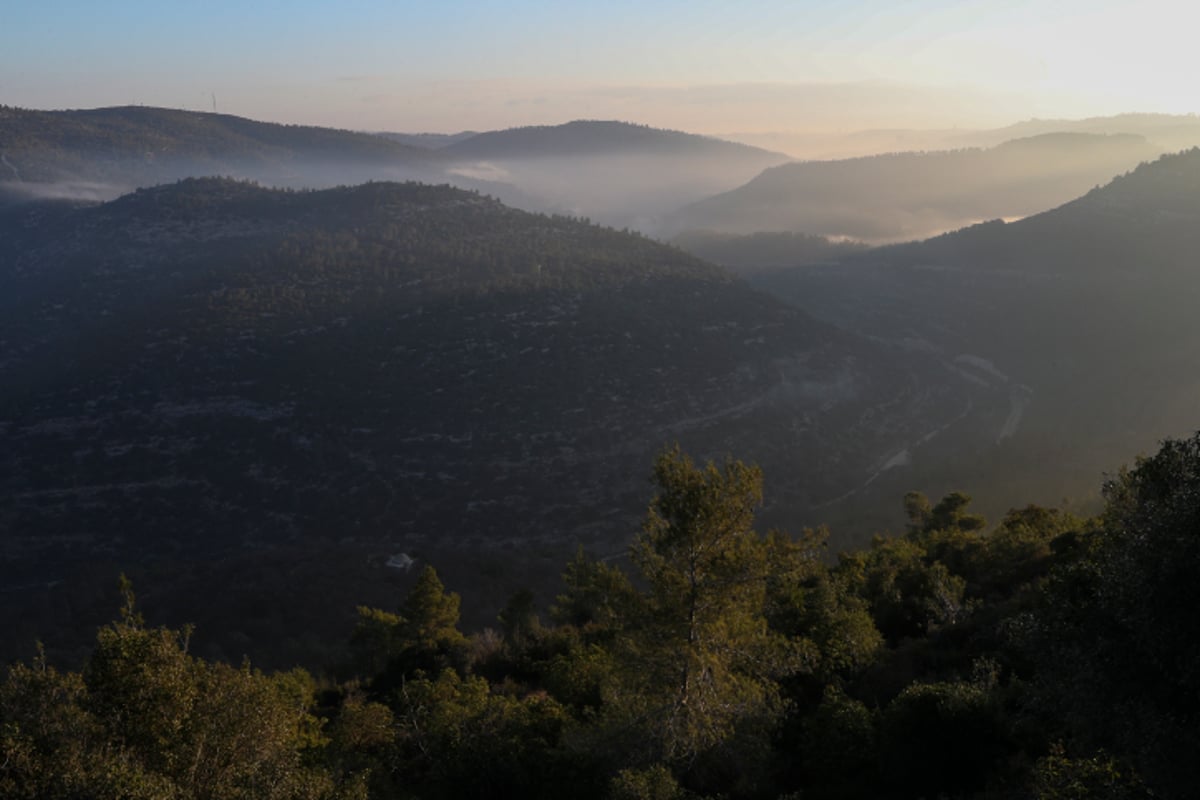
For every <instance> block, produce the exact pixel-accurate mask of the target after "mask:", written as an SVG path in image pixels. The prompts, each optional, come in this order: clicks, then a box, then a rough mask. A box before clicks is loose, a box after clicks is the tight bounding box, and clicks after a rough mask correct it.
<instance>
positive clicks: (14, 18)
mask: <svg viewBox="0 0 1200 800" xmlns="http://www.w3.org/2000/svg"><path fill="white" fill-rule="evenodd" d="M1198 23H1200V6H1197V7H1193V4H1191V3H1185V2H1182V0H1176V1H1174V2H1163V1H1162V0H1143V2H1138V3H1133V2H1106V0H1078V1H1077V0H1040V2H1020V1H1019V0H975V1H973V2H972V1H970V0H967V1H966V2H961V1H960V2H949V1H948V0H919V1H917V2H911V1H909V0H886V1H881V2H855V1H854V0H840V2H831V1H827V0H791V1H790V2H789V1H788V0H728V1H727V2H708V1H707V0H663V1H660V0H640V1H639V2H631V0H603V1H600V0H598V1H597V2H588V3H583V2H572V0H555V1H554V2H543V0H503V1H500V0H474V1H473V2H466V1H464V0H442V1H441V2H438V0H424V1H423V2H411V1H410V0H343V1H342V2H337V3H332V2H313V1H312V0H287V2H276V1H275V0H240V2H227V1H226V0H154V2H141V0H136V1H130V0H114V2H108V3H100V2H95V0H84V1H83V2H66V1H65V0H0V103H5V104H8V105H17V106H25V107H32V108H81V107H94V106H105V105H123V104H129V103H141V104H145V105H158V106H167V107H171V108H188V109H197V110H211V108H212V98H213V95H214V94H215V97H216V103H217V108H218V110H220V111H224V112H228V113H234V114H240V115H243V116H249V117H254V118H257V119H268V120H275V121H280V122H304V123H312V124H321V125H335V126H339V127H347V128H358V129H372V130H406V131H418V130H431V131H456V130H461V129H488V128H497V127H508V126H513V125H521V124H543V123H558V122H565V121H567V120H569V119H573V118H579V117H588V118H605V119H613V118H616V119H625V120H630V121H634V122H642V123H647V124H652V125H659V126H665V127H674V128H683V129H686V130H692V131H697V132H707V133H716V132H721V131H735V130H736V131H767V130H803V129H817V130H839V129H841V130H845V129H858V128H870V127H951V126H956V125H957V126H960V127H973V126H991V125H1001V124H1005V123H1008V122H1015V121H1017V120H1018V119H1023V118H1028V117H1032V116H1041V117H1049V116H1071V117H1077V116H1087V115H1092V114H1109V113H1117V112H1120V111H1131V110H1137V111H1165V112H1172V113H1186V112H1194V111H1198V110H1200V102H1198V101H1197V98H1198V97H1200V92H1197V91H1196V90H1195V86H1194V81H1195V75H1196V73H1197V71H1198V70H1197V68H1198V67H1200V55H1197V50H1196V47H1195V38H1196V30H1197V29H1198V27H1197V26H1198Z"/></svg>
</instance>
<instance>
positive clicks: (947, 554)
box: [0, 434, 1200, 800]
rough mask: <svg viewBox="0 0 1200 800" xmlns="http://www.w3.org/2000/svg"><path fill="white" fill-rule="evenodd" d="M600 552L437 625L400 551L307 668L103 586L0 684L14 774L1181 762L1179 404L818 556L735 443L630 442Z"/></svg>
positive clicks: (962, 788)
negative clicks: (643, 472)
mask: <svg viewBox="0 0 1200 800" xmlns="http://www.w3.org/2000/svg"><path fill="white" fill-rule="evenodd" d="M654 473H655V481H656V484H657V487H658V492H657V495H656V496H655V497H654V499H653V501H652V503H651V505H650V508H649V511H648V512H647V515H646V518H645V521H644V524H643V526H642V530H641V533H640V534H639V535H638V536H637V537H636V538H635V541H634V544H633V545H632V548H631V552H630V561H631V564H632V571H631V572H629V573H627V572H626V571H623V570H621V569H618V568H616V567H614V566H612V565H610V564H607V563H605V562H603V561H597V560H594V559H592V558H589V557H588V556H587V555H585V554H584V553H583V552H580V553H579V554H578V555H577V556H576V557H575V558H574V559H573V560H572V561H571V562H570V563H569V564H567V566H566V569H565V572H564V573H563V589H562V591H561V594H559V596H558V597H557V599H556V600H555V601H554V603H553V605H552V606H551V608H550V615H549V620H543V619H542V618H541V617H540V615H539V614H538V613H537V607H538V604H537V603H536V598H534V597H533V596H532V595H531V594H530V593H529V592H518V593H517V594H515V595H514V596H513V597H512V598H511V600H510V601H509V602H508V604H507V605H506V606H505V608H504V609H503V611H502V612H501V613H500V614H499V617H498V622H499V626H500V629H499V630H498V631H494V630H486V631H484V632H482V633H478V634H475V635H473V636H470V637H468V636H466V635H464V634H463V633H462V632H461V631H460V630H459V628H458V618H459V597H458V595H456V594H454V593H452V592H448V591H447V590H446V588H445V587H444V586H443V584H442V582H441V581H440V579H439V577H438V575H437V573H436V571H435V570H434V569H433V568H432V567H426V568H425V569H424V571H423V572H422V573H421V575H420V577H419V578H418V580H417V581H416V583H415V584H414V586H413V587H412V589H411V591H409V592H408V594H407V596H406V597H404V598H403V599H401V600H399V602H397V603H396V605H395V607H394V608H393V609H391V610H384V609H377V608H366V607H364V608H361V609H360V610H359V622H358V624H357V626H356V627H355V629H354V630H353V632H352V633H349V632H348V633H349V646H348V649H347V651H346V654H347V655H346V657H345V658H344V659H343V661H342V663H340V664H339V665H337V666H336V667H335V668H333V669H332V670H331V671H330V672H329V674H328V675H326V676H324V677H322V678H321V679H320V680H314V679H313V678H311V677H310V676H309V675H308V674H307V673H304V672H302V671H299V670H293V671H290V672H285V673H277V674H272V675H266V674H263V673H261V672H259V671H257V670H255V669H253V668H252V667H251V666H250V665H248V664H243V665H242V666H240V667H234V666H229V665H226V664H222V663H208V662H205V661H202V660H199V659H197V658H195V657H193V656H191V655H189V654H188V652H187V645H188V637H189V634H190V631H189V630H187V629H184V630H171V629H166V628H151V627H148V626H146V625H145V623H144V622H143V621H142V618H141V617H140V616H139V614H138V611H137V610H136V609H135V608H134V604H133V596H132V592H131V591H130V590H129V587H128V586H125V587H124V593H125V604H124V606H123V608H122V610H121V613H120V616H119V618H118V619H117V621H116V622H113V623H111V624H110V625H107V626H105V627H104V628H102V629H101V631H100V632H99V634H98V636H97V639H96V644H95V647H94V649H93V651H92V653H91V655H90V657H89V658H88V660H87V662H86V663H85V664H84V665H83V666H82V669H81V670H80V671H66V672H63V671H60V670H59V669H56V668H55V667H53V666H51V665H50V664H48V663H46V661H45V659H44V658H39V659H36V660H35V661H34V662H33V663H31V664H16V665H14V666H12V667H11V668H10V669H9V670H8V672H7V675H6V676H5V679H4V682H3V684H2V685H0V794H3V796H5V797H12V798H82V797H88V798H109V797H111V798H193V797H196V798H235V797H236V798H241V797H246V798H250V797H254V798H261V797H279V798H284V797H426V798H437V797H497V798H500V797H531V798H536V797H547V798H549V797H562V796H565V795H570V796H574V797H579V798H590V797H596V798H687V797H728V798H771V797H801V796H802V797H805V798H850V797H884V798H934V797H964V798H966V797H975V798H1045V799H1046V800H1050V799H1051V798H1053V799H1054V800H1065V799H1066V798H1080V799H1082V798H1134V797H1150V796H1159V797H1186V796H1188V793H1189V792H1190V790H1191V788H1192V787H1194V786H1195V785H1196V784H1197V781H1198V780H1200V774H1198V768H1197V764H1196V762H1195V761H1194V759H1193V758H1192V756H1193V755H1194V753H1195V752H1196V749H1197V747H1198V746H1200V741H1198V738H1200V737H1198V736H1197V730H1198V728H1197V723H1200V704H1198V703H1197V701H1196V695H1195V680H1196V675H1195V671H1196V669H1197V665H1198V664H1200V652H1197V644H1196V640H1195V636H1194V621H1193V613H1194V609H1195V608H1196V604H1197V601H1198V600H1200V597H1198V594H1197V592H1198V589H1197V583H1196V581H1195V580H1194V576H1195V572H1196V569H1197V567H1198V566H1200V544H1198V540H1197V538H1196V531H1197V530H1198V529H1200V434H1198V435H1197V436H1195V437H1193V438H1191V439H1187V440H1173V441H1167V442H1166V443H1164V445H1163V447H1162V449H1161V450H1160V451H1159V453H1158V454H1156V455H1155V456H1153V457H1150V458H1147V459H1144V460H1141V461H1139V462H1138V464H1137V465H1136V466H1135V467H1134V468H1133V469H1131V470H1127V471H1122V472H1120V473H1119V474H1118V475H1117V476H1116V477H1114V478H1113V479H1111V480H1110V481H1109V482H1108V483H1107V484H1106V486H1105V497H1106V501H1107V503H1106V507H1105V510H1104V512H1103V513H1102V514H1101V515H1099V516H1097V517H1095V518H1092V519H1080V518H1077V517H1074V516H1072V515H1070V514H1067V513H1064V512H1061V511H1056V510H1052V509H1047V508H1039V507H1035V506H1029V507H1026V508H1022V509H1014V510H1012V511H1010V512H1009V513H1008V514H1007V515H1006V516H1005V517H1004V519H1003V520H1001V522H1000V523H999V524H998V525H996V526H994V527H989V526H988V524H987V523H986V521H985V520H984V519H982V518H981V517H979V516H977V515H975V514H973V513H971V512H970V510H969V498H967V497H966V496H965V495H962V494H959V493H954V494H950V495H948V496H946V497H945V498H943V499H942V500H940V501H939V502H937V503H936V504H931V503H930V501H929V500H927V499H926V498H925V497H924V496H923V495H921V494H919V493H916V492H913V493H910V494H909V495H907V496H906V497H905V498H904V508H905V511H906V513H907V515H908V519H909V527H908V530H907V532H906V533H905V534H903V535H901V536H897V537H890V538H883V537H881V538H878V539H876V541H875V542H874V543H873V544H872V545H871V546H870V547H869V548H867V549H865V550H862V551H858V552H850V553H844V554H842V555H841V556H840V557H838V558H837V559H836V561H834V562H832V563H830V562H829V561H828V560H827V559H826V558H825V557H824V556H825V533H824V532H823V531H811V530H808V531H804V532H802V533H801V534H799V535H796V536H792V535H788V534H784V533H780V532H774V531H773V532H770V533H767V534H762V533H759V532H757V531H756V530H755V528H754V519H753V515H754V509H755V508H756V507H757V506H758V505H759V503H760V502H761V499H762V474H761V472H760V471H759V470H758V469H757V468H755V467H750V466H746V465H744V464H742V463H741V462H737V461H731V462H726V463H725V464H723V465H720V466H718V465H714V464H712V463H709V464H706V465H703V466H700V465H697V464H694V463H693V462H692V461H691V460H690V459H689V458H688V457H686V456H685V455H683V454H682V453H681V452H680V451H679V450H678V449H674V450H669V451H666V452H664V453H662V454H661V455H660V456H659V458H658V460H657V462H656V463H655V469H654Z"/></svg>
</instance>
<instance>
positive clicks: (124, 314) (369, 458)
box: [0, 180, 1004, 664]
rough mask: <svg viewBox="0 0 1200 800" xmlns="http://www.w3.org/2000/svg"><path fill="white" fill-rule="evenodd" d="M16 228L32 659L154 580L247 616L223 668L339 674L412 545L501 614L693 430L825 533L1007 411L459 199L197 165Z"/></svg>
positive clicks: (600, 529) (758, 303) (11, 608)
mask: <svg viewBox="0 0 1200 800" xmlns="http://www.w3.org/2000/svg"><path fill="white" fill-rule="evenodd" d="M0 223H2V224H4V225H5V228H4V235H3V236H2V237H0V265H3V272H2V273H0V340H3V341H4V343H5V345H4V348H3V350H2V351H0V526H2V530H3V540H2V544H3V548H4V550H3V552H4V561H3V563H2V564H0V576H2V578H0V580H2V584H0V585H2V586H3V588H4V590H5V592H6V595H5V596H6V603H5V604H4V609H3V614H4V617H5V618H4V622H5V624H6V625H7V626H11V627H10V628H9V629H10V630H12V631H14V632H21V633H22V637H21V638H20V639H18V637H16V636H14V637H12V638H9V639H7V640H6V641H5V642H4V645H5V646H9V647H16V646H18V645H17V643H18V641H23V642H24V643H25V644H23V645H21V646H22V647H27V646H28V642H31V641H32V638H33V636H34V635H41V636H43V637H46V638H47V642H48V644H49V645H51V646H52V648H55V647H57V648H62V647H66V646H68V645H69V643H72V642H73V643H75V645H79V644H81V643H82V642H83V641H86V639H85V633H84V632H85V631H87V630H88V629H89V626H91V625H94V624H95V623H96V622H98V620H97V619H96V616H95V615H96V614H97V613H99V612H98V609H99V608H100V607H101V606H100V605H99V604H98V602H97V601H98V598H99V597H102V596H103V593H104V592H105V591H106V590H107V588H108V587H109V586H111V576H112V574H114V571H116V570H119V569H126V570H127V571H129V572H130V573H131V574H132V575H133V576H134V577H135V578H136V579H137V580H138V583H139V586H141V587H142V593H143V594H144V595H145V596H146V597H147V599H148V600H150V601H151V605H152V607H154V608H156V609H158V610H159V611H160V612H161V613H163V614H164V617H165V618H167V619H172V618H187V619H193V620H195V621H196V622H198V623H200V629H201V631H205V630H210V631H221V632H222V635H223V636H225V638H224V639H223V640H222V641H220V642H214V641H212V640H208V639H205V638H204V637H205V634H203V633H202V634H201V639H200V640H199V641H198V642H197V646H198V647H201V648H212V649H211V650H205V651H204V652H205V653H206V654H209V655H214V656H218V655H219V656H222V657H226V658H230V659H235V658H236V657H237V656H238V655H240V654H241V653H249V654H251V655H253V656H255V657H256V659H258V660H260V661H262V660H267V661H268V662H269V663H272V664H274V663H291V662H294V661H297V660H307V659H317V660H319V658H320V652H319V651H314V650H313V648H319V647H321V646H322V641H324V639H322V637H323V636H326V637H327V635H328V634H329V633H330V632H331V631H333V630H336V629H337V628H338V627H339V626H341V625H343V624H344V621H345V618H346V616H347V615H348V614H349V613H350V611H351V609H352V607H353V603H354V601H355V598H353V597H351V596H350V594H351V590H352V589H353V590H354V591H359V590H364V587H366V588H365V591H368V592H369V593H370V597H367V598H362V599H367V600H370V599H371V598H373V597H377V596H380V595H383V594H386V593H387V592H390V591H392V588H391V587H392V582H394V581H398V582H400V583H401V584H404V583H406V582H408V581H410V580H411V578H410V577H409V576H407V575H406V574H405V573H403V572H402V571H400V570H396V569H392V568H389V567H387V566H385V564H386V563H387V562H388V561H389V560H390V559H391V558H392V557H393V556H396V555H399V554H407V555H408V556H415V557H424V558H427V559H434V560H437V561H439V562H441V563H443V564H444V565H445V568H446V570H448V573H447V575H448V577H452V578H455V579H460V578H461V579H467V578H468V577H469V578H470V579H471V580H474V581H476V582H477V583H478V584H479V586H480V587H481V588H480V590H479V591H478V592H477V593H476V596H475V597H473V598H472V603H471V604H470V607H469V609H468V611H469V613H470V615H471V618H472V620H473V621H476V622H478V621H479V620H480V619H490V617H491V615H492V614H494V609H495V607H497V606H498V605H499V604H500V603H502V602H503V599H504V597H505V596H507V594H508V593H510V592H511V591H513V589H514V588H515V587H516V586H519V585H521V584H533V585H540V584H541V583H546V582H549V581H550V580H551V579H552V578H553V576H554V575H556V574H557V570H558V564H559V563H560V562H561V560H562V558H564V557H565V556H566V555H567V554H569V553H570V552H571V551H572V550H573V549H574V547H575V546H576V544H577V543H581V542H582V543H584V544H586V545H587V546H588V547H589V548H591V549H593V550H596V551H597V552H602V553H606V554H615V553H619V552H621V551H622V550H623V548H624V546H625V544H626V542H627V537H628V535H629V531H630V530H631V529H632V528H633V527H634V523H635V521H636V519H637V516H638V514H639V511H640V506H641V504H642V502H643V501H642V497H643V493H644V490H645V478H644V467H643V465H644V464H645V463H646V462H647V461H649V459H650V457H651V455H652V454H653V453H654V452H655V451H656V450H657V449H658V448H659V447H661V446H662V444H663V443H664V442H668V441H676V440H678V441H680V442H682V443H684V444H685V445H686V446H688V447H689V448H692V449H694V450H696V451H697V452H700V453H705V454H710V455H719V454H721V453H725V452H729V451H731V450H733V449H735V448H736V449H737V450H738V451H739V452H744V453H746V454H747V455H748V457H753V458H754V459H755V460H757V461H759V462H761V463H762V464H763V465H764V467H766V468H768V469H773V470H774V473H775V475H777V477H776V478H775V479H774V482H773V484H772V487H771V488H772V491H773V492H774V496H773V500H774V502H773V503H772V507H771V508H770V509H768V512H767V513H768V514H769V515H770V517H771V519H773V520H783V519H787V518H795V515H796V514H800V513H805V512H806V511H807V510H812V509H816V508H817V507H818V506H820V507H822V508H823V509H824V510H822V511H820V513H821V514H822V518H825V517H824V515H825V514H828V513H831V511H830V509H831V508H832V506H830V503H831V502H833V503H835V504H836V502H837V501H838V500H839V498H843V497H845V496H847V494H848V493H849V492H852V491H853V489H854V488H856V487H857V486H858V485H860V484H861V483H863V482H864V481H867V480H869V479H870V477H871V475H872V474H874V473H875V472H877V471H878V470H879V469H880V466H881V463H882V462H883V461H885V460H886V459H887V458H888V457H890V455H891V454H892V453H894V452H896V451H897V450H898V449H900V448H901V447H902V446H903V443H904V442H905V441H910V440H915V439H917V438H920V437H922V436H926V435H928V433H929V432H930V431H936V430H938V429H939V428H940V427H942V426H943V425H945V421H946V420H948V419H953V418H954V417H955V415H957V414H959V413H960V409H961V408H962V407H963V406H964V405H966V404H968V403H971V402H976V403H986V402H1003V400H1004V398H1003V397H1002V396H993V394H989V392H988V391H987V390H986V389H985V390H982V391H981V390H980V389H978V388H976V387H974V386H972V385H971V384H968V383H967V382H966V381H964V380H962V379H961V378H960V377H959V376H958V375H957V374H955V373H954V372H952V371H950V370H948V369H946V368H945V367H944V366H943V365H941V364H939V363H938V362H937V361H935V360H932V359H928V358H925V357H922V356H919V355H918V356H915V357H908V356H904V355H903V354H899V353H898V352H897V351H895V350H892V349H889V348H882V347H879V346H878V345H875V344H872V343H871V342H869V341H867V340H865V339H860V338H858V337H854V336H849V335H846V334H844V333H841V332H839V331H837V330H836V329H834V328H832V327H831V326H828V325H825V324H823V323H818V322H816V321H814V320H813V319H811V318H810V317H808V316H807V315H805V314H803V313H801V312H798V311H796V310H795V309H793V308H789V307H788V306H786V305H784V304H782V303H780V302H778V301H776V300H774V299H772V298H770V297H768V296H766V295H764V294H761V293H758V292H755V291H753V290H751V289H749V288H748V287H746V286H745V285H744V284H741V283H740V282H738V281H737V280H736V279H735V278H733V277H732V276H731V275H729V274H728V273H726V272H724V271H722V270H721V269H719V268H718V267H715V266H712V265H710V264H707V263H705V262H702V261H699V260H697V259H695V258H693V257H690V256H687V255H685V254H683V253H682V252H680V251H678V250H675V249H672V248H668V247H665V246H663V245H660V244H657V243H655V242H652V241H650V240H648V239H645V238H642V237H639V236H635V235H631V234H627V233H620V232H617V231H613V230H608V229H603V228H598V227H596V226H593V225H588V224H586V223H584V222H582V221H579V220H574V219H569V218H565V217H547V216H539V215H533V214H527V213H524V212H520V211H516V210H514V209H511V208H507V207H505V206H503V205H501V204H500V203H498V202H496V201H494V200H489V199H487V198H484V197H481V196H479V195H475V194H471V193H467V192H463V191H459V190H456V189H452V188H449V187H430V186H420V185H399V184H368V185H364V186H360V187H355V188H343V189H335V190H327V191H322V192H284V191H278V190H268V189H264V188H262V187H258V186H254V185H250V184H245V183H239V182H235V181H229V180H191V181H184V182H182V183H179V184H176V185H169V186H164V187H159V188H155V189H149V190H143V191H140V192H137V193H134V194H130V195H127V196H124V197H122V198H120V199H118V200H116V201H113V202H110V203H106V204H103V205H96V206H86V207H78V208H77V207H73V206H70V205H61V204H38V205H32V206H22V207H18V208H13V209H9V210H8V212H6V213H5V214H4V215H3V216H2V217H0ZM798 453H802V454H804V457H803V458H802V459H800V460H797V459H796V454H798ZM439 554H440V556H439ZM217 587H220V591H217ZM334 600H336V601H337V602H331V601H334ZM285 619H290V620H292V622H291V623H285V622H284V620H285ZM301 619H304V620H306V624H307V625H309V626H311V628H312V630H313V631H314V633H316V634H320V635H315V636H310V637H303V636H298V634H296V633H294V631H297V630H298V626H299V621H300V620H301ZM293 623H294V624H293ZM289 630H290V631H293V633H284V632H285V631H289ZM52 631H57V633H55V634H53V635H52V634H51V632H52ZM10 654H11V651H10Z"/></svg>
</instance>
